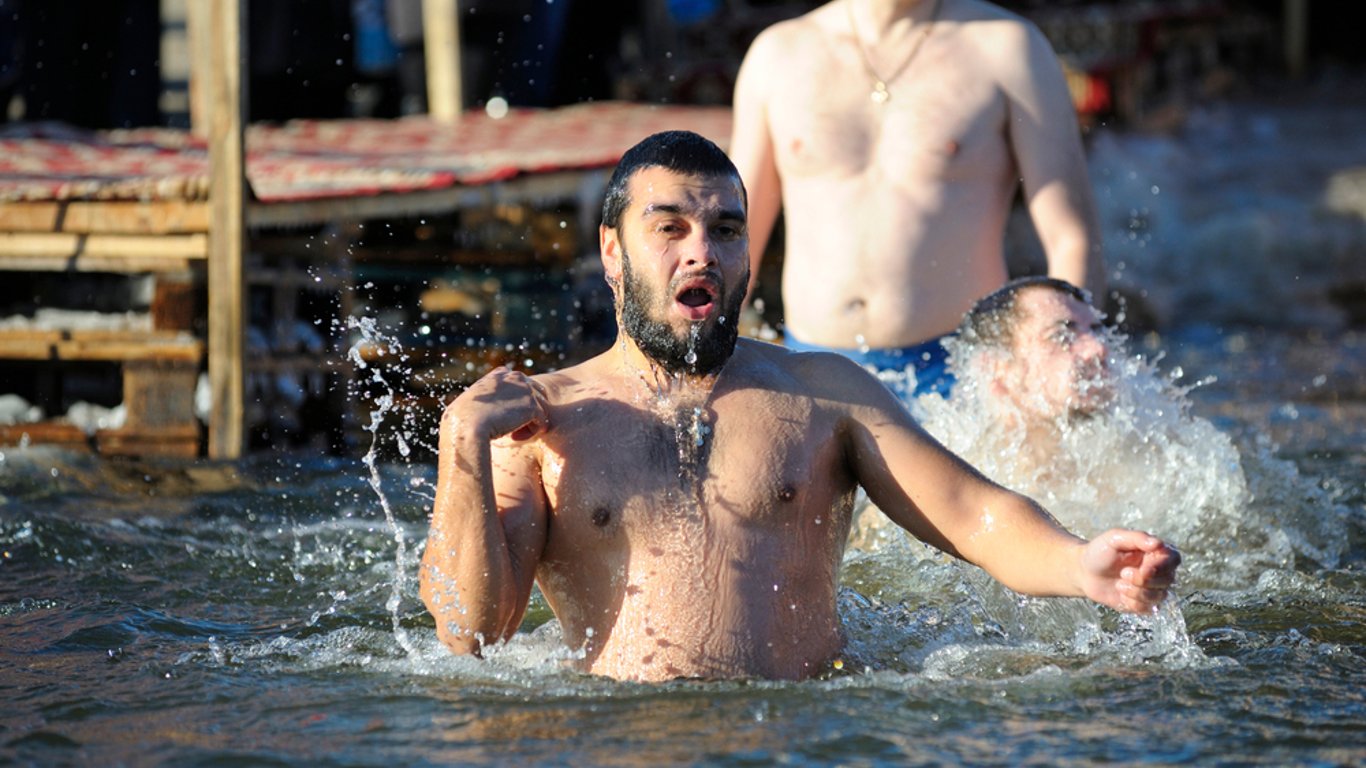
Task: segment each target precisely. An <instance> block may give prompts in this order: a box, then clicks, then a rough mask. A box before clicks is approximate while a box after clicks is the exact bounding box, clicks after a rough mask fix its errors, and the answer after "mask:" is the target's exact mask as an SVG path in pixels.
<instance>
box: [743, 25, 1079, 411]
mask: <svg viewBox="0 0 1366 768" xmlns="http://www.w3.org/2000/svg"><path fill="white" fill-rule="evenodd" d="M734 101H735V110H734V120H735V122H734V129H733V135H732V139H731V145H730V153H731V156H732V157H734V159H735V164H736V166H737V167H738V168H739V169H740V175H741V177H742V178H743V179H744V182H745V186H746V187H747V188H748V190H749V195H750V262H751V268H752V270H753V274H755V275H757V274H758V265H759V263H760V261H761V260H762V258H763V254H764V249H765V247H766V246H767V245H768V240H769V235H770V234H771V232H772V229H773V225H774V222H775V221H776V218H777V215H778V211H779V209H780V208H781V209H783V210H784V211H785V212H786V213H785V216H784V221H785V225H786V237H785V238H784V243H785V247H786V253H785V254H784V262H783V279H782V297H783V311H784V315H785V317H784V324H785V333H786V339H785V341H786V343H787V344H788V346H789V347H793V348H797V349H813V348H828V349H830V350H832V351H836V352H840V353H843V354H846V355H847V356H849V357H852V358H853V359H856V360H859V361H860V362H864V363H867V364H871V365H873V366H874V367H877V368H883V369H895V370H897V371H901V370H902V369H904V368H905V366H906V365H908V364H911V363H914V364H915V365H916V366H917V368H918V369H919V370H918V371H917V380H918V383H919V385H920V388H919V389H920V391H919V392H918V393H923V392H924V391H930V390H938V391H941V392H942V391H946V388H947V387H946V386H942V385H941V386H937V385H938V384H940V381H939V380H940V379H941V377H942V376H943V371H942V368H943V361H944V358H945V353H944V350H943V348H942V346H941V345H940V344H939V342H938V340H939V338H940V337H941V336H943V335H944V334H948V333H950V332H951V331H953V329H954V327H955V326H956V325H957V323H958V320H959V318H961V317H962V316H963V313H964V312H965V311H967V309H968V308H969V307H970V306H971V305H972V302H973V301H974V300H976V299H977V298H979V297H981V296H985V295H986V294H988V293H990V292H991V291H993V290H995V289H996V288H999V287H1000V286H1001V285H1002V284H1004V283H1005V281H1006V264H1005V257H1004V250H1003V249H1004V246H1003V241H1004V233H1005V227H1006V220H1007V217H1008V215H1009V212H1010V207H1011V203H1012V200H1013V198H1014V195H1015V191H1016V189H1017V185H1020V184H1023V189H1024V198H1025V200H1026V201H1027V203H1028V208H1029V213H1030V216H1031V218H1032V220H1033V222H1034V227H1035V230H1036V231H1037V232H1038V234H1039V237H1040V240H1041V241H1042V243H1043V246H1044V251H1045V253H1046V256H1047V259H1048V273H1049V275H1051V276H1053V277H1058V278H1062V279H1064V280H1067V281H1068V282H1071V283H1073V284H1074V285H1079V286H1083V287H1085V288H1088V289H1089V290H1090V291H1091V292H1092V294H1093V295H1096V296H1100V295H1102V291H1103V289H1104V286H1103V280H1104V274H1103V265H1102V260H1101V255H1100V247H1099V242H1100V238H1099V236H1098V231H1097V230H1098V225H1097V223H1096V214H1095V202H1094V200H1093V197H1092V193H1091V188H1090V182H1089V180H1088V178H1087V174H1086V160H1085V155H1084V154H1083V151H1082V147H1081V140H1080V135H1079V131H1078V127H1077V120H1076V112H1075V110H1074V108H1073V106H1072V101H1071V98H1070V96H1069V94H1068V90H1067V84H1066V81H1065V79H1064V78H1063V74H1062V69H1061V67H1060V65H1059V63H1058V60H1057V57H1056V56H1055V55H1054V53H1053V49H1052V48H1051V47H1050V46H1049V44H1048V41H1047V40H1046V39H1045V38H1044V37H1043V35H1042V34H1041V33H1040V32H1039V30H1038V29H1037V28H1035V27H1034V26H1033V25H1032V24H1030V23H1029V22H1027V21H1025V20H1023V19H1021V18H1019V17H1018V16H1015V15H1014V14H1011V13H1009V12H1007V11H1005V10H1003V9H1001V8H998V7H996V6H993V5H990V4H988V3H985V2H981V1H980V0H834V2H831V3H828V4H826V5H824V6H821V7H820V8H817V9H816V10H814V11H812V12H810V13H808V14H806V15H804V16H801V17H798V18H796V19H792V20H789V21H785V22H781V23H779V24H776V25H774V26H772V27H770V28H768V29H767V30H765V31H764V32H763V33H762V34H760V35H759V37H758V38H757V39H756V40H755V41H754V43H753V45H752V46H751V47H750V50H749V52H748V53H747V54H746V56H745V61H744V64H743V65H742V66H741V69H740V75H739V79H738V82H737V84H736V88H735V99H734ZM832 223H833V226H832Z"/></svg>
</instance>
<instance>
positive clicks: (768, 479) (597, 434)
mask: <svg viewBox="0 0 1366 768" xmlns="http://www.w3.org/2000/svg"><path fill="white" fill-rule="evenodd" d="M745 219H746V198H745V190H744V186H743V184H742V183H741V181H740V177H739V174H738V173H737V172H736V170H735V167H734V166H733V165H732V164H731V162H730V160H729V159H728V158H727V157H726V156H725V154H724V153H723V152H721V150H720V149H719V148H717V147H716V146H715V145H714V144H712V143H711V142H710V141H707V140H706V139H704V138H702V137H700V136H697V135H696V134H691V133H687V132H667V133H663V134H656V135H654V136H651V137H649V138H647V139H645V140H644V141H642V142H641V143H640V144H638V145H636V146H635V147H634V148H632V149H631V150H630V151H628V152H627V153H626V154H625V156H624V157H623V158H622V160H621V162H620V163H619V164H618V166H617V168H616V171H615V173H614V174H613V176H612V179H611V181H610V182H609V186H608V191H607V196H606V200H605V202H604V205H603V222H602V226H601V227H600V229H599V242H600V245H601V249H602V261H603V266H604V269H605V274H606V277H607V280H608V282H609V283H610V284H611V286H612V289H613V292H614V295H615V299H616V304H617V312H618V326H619V337H618V340H617V342H616V343H614V344H613V346H612V347H611V348H609V349H608V350H607V351H606V352H603V353H602V354H600V355H598V356H596V357H594V358H592V359H590V360H588V361H586V362H584V363H581V364H579V365H575V366H573V367H570V368H567V369H565V370H562V371H557V372H555V373H547V374H541V375H537V376H530V377H529V376H526V375H524V374H522V373H519V372H515V371H510V370H507V369H502V368H500V369H496V370H494V371H492V372H491V373H489V374H488V375H486V376H484V377H483V378H481V379H480V380H479V381H477V382H475V383H474V384H473V385H471V386H470V387H469V388H468V389H467V390H466V391H465V392H463V393H462V394H461V395H460V396H459V397H457V398H456V399H455V400H453V401H452V402H451V403H450V404H449V405H448V406H447V407H446V410H445V413H444V414H443V416H442V420H441V435H440V453H439V457H438V461H439V462H440V463H439V467H438V478H437V488H436V497H435V502H434V508H433V514H432V524H431V533H430V537H429V539H428V541H427V546H426V551H425V553H424V556H423V559H422V567H421V593H422V598H423V600H424V602H425V603H426V605H427V607H428V610H430V611H431V613H432V615H433V616H434V617H435V619H436V631H437V635H438V636H439V637H440V638H441V640H442V641H443V642H445V643H446V645H448V646H449V647H450V648H451V649H452V650H453V651H455V652H458V653H468V654H476V655H477V654H479V652H480V650H481V649H482V648H483V647H485V646H487V645H490V644H494V643H498V642H502V641H505V640H507V639H508V638H510V637H511V636H512V635H513V634H514V633H515V632H516V631H517V628H518V625H519V624H520V623H521V621H522V618H523V616H524V614H525V611H526V608H527V604H528V601H529V600H530V596H531V591H532V587H533V584H539V586H540V589H541V592H542V594H543V595H544V596H545V599H546V602H547V603H548V604H549V605H550V607H551V609H552V610H553V611H554V613H555V616H556V617H557V618H558V619H559V622H560V624H561V626H562V629H563V636H564V641H565V643H567V644H568V645H569V646H570V647H571V648H573V649H576V650H577V651H579V653H580V655H581V662H580V663H581V665H582V669H584V670H585V671H587V672H590V673H594V674H600V675H607V676H610V677H614V678H621V679H635V680H669V679H674V678H713V679H714V678H744V677H757V678H783V679H801V678H807V677H810V676H812V675H816V674H819V673H821V672H823V671H825V670H827V669H828V668H829V665H830V663H831V661H832V660H833V659H835V658H836V657H837V656H838V654H839V653H840V652H841V649H842V646H843V637H842V633H841V630H840V622H839V617H838V615H837V613H836V591H837V588H838V580H839V579H838V577H839V568H840V562H841V558H842V555H843V552H844V546H845V541H846V538H847V536H848V533H849V528H850V523H851V520H850V517H851V512H852V508H853V504H854V498H855V491H856V490H857V489H858V488H859V487H862V488H863V489H865V491H866V492H867V495H868V497H869V498H870V499H871V500H872V501H873V503H875V504H876V505H877V507H878V508H879V509H880V510H881V511H882V512H883V513H884V514H886V515H887V517H888V518H890V519H891V520H892V521H893V522H895V523H896V524H897V525H899V526H901V527H902V528H904V529H906V530H907V531H909V532H910V533H911V534H913V535H915V536H916V537H918V538H920V539H921V540H923V541H925V542H927V543H929V544H931V545H933V546H935V547H937V548H939V549H941V550H943V551H945V552H948V553H950V554H952V555H955V556H957V557H960V558H962V559H964V560H967V561H969V562H972V563H975V564H977V565H978V566H980V567H982V568H984V569H985V570H986V571H987V572H989V573H990V574H991V575H992V576H993V577H995V578H996V579H998V580H1000V581H1001V582H1002V583H1004V584H1005V585H1006V586H1008V587H1010V588H1011V589H1014V590H1016V591H1018V592H1021V593H1024V594H1028V595H1039V596H1045V595H1052V596H1078V597H1080V596H1085V597H1089V598H1091V599H1092V600H1095V601H1097V602H1100V603H1102V604H1104V605H1107V606H1110V607H1113V608H1116V609H1119V610H1123V611H1133V612H1146V611H1152V610H1153V609H1154V608H1155V607H1156V606H1157V605H1158V604H1159V603H1160V602H1161V601H1162V600H1163V599H1164V598H1165V597H1166V595H1167V591H1168V588H1169V587H1170V586H1171V584H1172V582H1173V579H1174V577H1175V573H1176V568H1177V565H1178V563H1179V562H1180V555H1179V554H1178V553H1177V552H1176V551H1175V550H1174V549H1172V548H1170V547H1169V546H1167V545H1166V544H1165V543H1163V542H1162V541H1160V540H1158V539H1157V538H1155V537H1153V536H1150V535H1148V534H1146V533H1141V532H1138V531H1130V530H1112V531H1108V532H1106V533H1104V534H1102V535H1100V536H1098V537H1096V538H1095V539H1093V540H1091V541H1090V542H1087V541H1084V540H1082V539H1079V538H1077V537H1075V536H1073V535H1072V534H1070V533H1068V532H1067V531H1065V530H1063V529H1062V527H1061V526H1059V525H1058V524H1057V523H1056V522H1055V521H1054V520H1053V519H1052V518H1051V517H1050V516H1049V515H1048V514H1047V513H1046V512H1045V511H1044V510H1043V509H1042V508H1041V507H1039V506H1038V505H1037V504H1035V503H1034V502H1033V501H1031V500H1029V499H1027V498H1025V497H1023V496H1020V495H1018V494H1015V493H1012V492H1010V491H1007V490H1005V489H1004V488H1001V487H999V486H997V485H995V484H993V483H991V482H990V481H988V480H987V479H985V478H984V477H982V476H981V475H980V474H979V473H977V472H976V471H975V470H973V468H972V467H970V466H968V465H967V464H966V463H964V462H963V461H962V460H960V459H959V458H958V457H956V456H954V455H953V454H951V453H950V452H948V451H947V450H946V449H944V448H943V447H942V446H941V445H940V444H939V443H937V442H936V441H935V440H934V439H933V438H931V437H930V436H929V435H928V434H927V433H925V432H924V431H923V430H922V429H921V428H920V427H919V426H918V425H917V424H916V423H915V422H914V421H913V420H912V418H911V416H910V415H909V414H908V413H907V411H906V409H905V408H904V407H903V406H902V405H901V404H900V403H899V402H898V401H897V400H896V399H895V397H894V396H893V395H892V393H891V392H890V391H889V390H888V389H886V388H885V387H884V386H883V385H882V384H881V383H880V382H879V381H878V380H877V379H876V378H875V377H874V376H873V375H871V374H869V373H867V372H866V371H864V370H863V369H862V368H860V367H858V365H856V364H855V363H853V362H852V361H850V360H848V359H846V358H844V357H842V356H840V355H836V354H832V353H826V352H814V353H796V352H791V351H789V350H786V349H784V348H782V347H779V346H774V345H770V344H766V343H763V342H760V341H756V340H752V339H747V338H746V339H737V332H736V320H737V317H736V315H737V312H738V311H739V308H740V306H741V303H742V301H743V298H744V295H745V291H746V287H747V285H748V279H749V262H748V252H747V233H746V229H745Z"/></svg>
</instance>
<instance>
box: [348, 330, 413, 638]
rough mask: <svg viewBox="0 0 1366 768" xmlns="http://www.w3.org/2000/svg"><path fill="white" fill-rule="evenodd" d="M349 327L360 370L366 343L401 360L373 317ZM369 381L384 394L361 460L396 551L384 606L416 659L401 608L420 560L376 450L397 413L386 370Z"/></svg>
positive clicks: (404, 447)
mask: <svg viewBox="0 0 1366 768" xmlns="http://www.w3.org/2000/svg"><path fill="white" fill-rule="evenodd" d="M347 327H348V329H349V330H353V331H356V332H358V334H359V335H358V340H357V341H356V343H355V344H353V345H352V347H351V349H350V351H349V353H348V357H349V358H350V359H351V360H353V361H356V362H357V364H358V365H357V367H359V368H361V369H362V370H365V369H366V368H367V366H366V363H365V361H364V357H363V356H362V355H361V353H360V351H359V349H360V347H361V346H362V345H364V344H369V345H374V346H376V347H379V348H383V349H386V350H387V351H388V352H389V353H391V354H393V355H394V356H395V357H396V358H399V359H401V357H402V355H401V352H402V345H400V344H399V343H398V341H396V340H394V339H391V338H388V337H386V336H385V335H384V334H383V333H382V332H381V331H380V330H379V328H378V325H377V323H376V322H375V320H374V319H373V318H368V317H362V318H349V319H348V326H347ZM370 381H371V383H372V384H374V385H375V386H377V387H379V388H381V389H383V390H384V394H382V395H380V396H379V397H378V398H377V399H376V401H375V402H376V405H377V406H378V407H377V408H375V409H374V410H372V411H370V422H369V424H367V425H366V426H365V430H366V431H367V432H369V433H370V446H369V448H368V449H367V450H366V451H365V455H364V456H363V457H362V459H361V460H362V462H364V464H365V467H366V469H367V470H368V471H369V475H368V481H369V484H370V489H371V490H373V491H374V493H375V497H376V498H377V499H378V500H379V504H380V508H381V509H383V510H384V520H385V522H386V523H387V524H388V526H389V531H390V533H391V534H392V536H393V539H394V547H395V549H396V554H395V567H394V581H393V584H392V586H391V588H390V592H389V600H388V601H387V603H386V604H385V607H387V608H388V610H389V615H390V617H391V620H392V623H393V629H394V639H395V640H396V641H397V642H398V644H399V645H400V646H401V647H402V648H403V650H404V651H406V652H407V653H408V655H409V656H414V655H416V654H417V649H416V648H415V647H414V645H413V642H412V640H411V639H410V638H409V637H408V632H407V630H406V629H404V627H403V624H402V622H401V619H400V614H399V609H400V608H401V607H402V605H403V593H404V591H405V590H407V589H408V583H409V577H408V573H409V570H410V569H411V568H413V567H414V566H415V565H416V562H417V561H416V557H415V556H414V558H413V559H412V560H411V561H410V559H409V556H408V540H407V537H406V536H405V535H404V532H403V528H402V526H400V525H399V524H398V521H397V520H396V519H395V517H394V510H393V507H392V506H391V505H390V503H389V497H388V496H387V495H386V494H385V492H384V486H383V481H382V478H381V476H380V471H379V466H378V463H377V462H378V459H377V451H376V448H377V446H378V445H379V440H380V432H379V430H380V427H381V425H383V424H384V419H385V416H386V415H387V414H389V413H390V412H392V411H393V410H394V397H393V391H394V389H393V387H391V386H389V384H388V382H386V381H385V379H384V370H383V369H382V368H375V369H373V370H372V372H371V376H370ZM399 450H400V453H401V455H402V456H404V457H405V458H406V457H407V456H408V445H407V442H406V441H404V440H402V438H401V436H400V438H399Z"/></svg>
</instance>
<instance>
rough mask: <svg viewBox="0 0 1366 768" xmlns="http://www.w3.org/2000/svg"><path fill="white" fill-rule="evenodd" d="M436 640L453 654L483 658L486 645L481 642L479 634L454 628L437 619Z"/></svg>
mask: <svg viewBox="0 0 1366 768" xmlns="http://www.w3.org/2000/svg"><path fill="white" fill-rule="evenodd" d="M436 638H437V639H438V640H440V641H441V643H442V645H445V646H446V647H447V648H449V649H450V651H451V653H454V654H456V655H459V656H474V657H477V658H483V655H484V654H483V648H484V644H483V642H481V641H480V637H479V635H478V633H475V632H470V631H468V630H465V629H461V628H458V627H454V626H452V625H451V624H449V623H447V622H444V621H441V620H440V619H437V622H436Z"/></svg>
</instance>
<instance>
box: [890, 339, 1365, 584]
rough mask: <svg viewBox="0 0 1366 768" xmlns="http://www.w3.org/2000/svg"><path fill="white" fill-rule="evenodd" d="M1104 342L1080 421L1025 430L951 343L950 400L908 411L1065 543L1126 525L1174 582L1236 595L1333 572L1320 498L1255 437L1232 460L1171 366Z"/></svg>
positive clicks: (1014, 409) (1337, 525) (1339, 526)
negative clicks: (1180, 557)
mask: <svg viewBox="0 0 1366 768" xmlns="http://www.w3.org/2000/svg"><path fill="white" fill-rule="evenodd" d="M1111 334H1112V338H1111V339H1110V340H1109V341H1108V347H1109V348H1110V349H1111V350H1112V352H1111V354H1110V357H1109V360H1108V366H1109V369H1110V371H1111V372H1112V374H1113V381H1114V390H1113V398H1112V400H1111V401H1110V403H1109V405H1108V406H1107V407H1106V408H1104V409H1103V410H1102V411H1101V412H1099V413H1095V414H1093V415H1091V416H1087V417H1076V416H1072V417H1069V416H1060V417H1056V418H1053V419H1052V420H1050V421H1048V423H1046V424H1045V425H1044V426H1043V427H1042V428H1040V427H1038V426H1035V427H1033V428H1030V429H1026V428H1025V427H1024V426H1022V425H1025V424H1030V423H1034V424H1037V422H1038V420H1039V419H1038V417H1037V416H1031V414H1029V413H1026V412H1024V410H1022V407H1021V406H1020V405H1018V404H1016V403H1014V402H1012V401H1010V400H1008V399H1006V398H1002V397H1000V396H999V395H997V394H995V393H993V391H992V389H991V384H990V382H991V374H990V372H989V371H990V365H991V362H990V359H989V356H987V355H984V354H977V353H976V351H975V350H973V349H971V348H970V346H969V345H968V344H966V343H965V342H963V341H961V340H957V339H955V340H951V341H950V342H949V343H948V346H949V348H950V365H951V367H952V368H953V369H954V371H955V374H956V375H957V377H958V384H957V385H956V386H955V389H954V392H953V397H952V398H951V399H949V400H945V399H944V398H942V397H940V396H938V395H934V394H931V395H925V396H922V397H921V398H919V399H917V400H915V401H913V402H912V403H911V404H910V405H911V408H912V410H913V412H914V413H915V415H916V416H917V417H918V418H919V419H920V421H921V423H922V424H923V425H924V426H925V428H926V429H927V430H928V431H929V432H930V433H931V434H933V435H934V436H935V437H936V438H937V439H939V440H940V441H941V442H942V443H944V444H945V445H946V446H947V447H948V448H949V449H950V450H952V451H954V452H955V453H957V454H958V455H960V456H962V457H963V458H965V459H966V460H967V461H968V462H969V463H971V464H973V465H974V466H975V467H977V468H978V469H980V470H981V471H982V472H983V473H984V474H986V475H987V476H988V477H990V478H991V479H993V480H995V481H996V482H998V483H1000V484H1002V485H1004V486H1006V487H1008V488H1011V489H1013V490H1016V491H1019V492H1021V493H1024V494H1025V495H1027V496H1030V497H1032V498H1034V499H1036V500H1038V501H1039V502H1040V503H1041V504H1043V505H1044V506H1045V507H1046V508H1047V509H1048V510H1049V511H1050V512H1051V513H1052V514H1053V515H1054V516H1055V517H1057V518H1058V520H1059V522H1061V523H1062V524H1063V525H1064V526H1066V527H1068V528H1069V529H1071V530H1073V531H1075V532H1076V533H1078V534H1080V535H1083V536H1088V537H1089V536H1094V535H1096V534H1098V533H1100V532H1102V531H1104V530H1106V529H1108V528H1111V527H1116V526H1119V527H1130V528H1138V529H1141V530H1146V531H1149V532H1151V533H1154V534H1156V535H1158V536H1161V537H1163V538H1165V539H1167V540H1168V541H1171V542H1173V543H1175V544H1177V545H1178V546H1179V547H1180V548H1181V550H1182V552H1183V553H1184V555H1185V559H1184V563H1183V565H1182V579H1183V583H1185V584H1186V585H1189V586H1192V587H1197V588H1199V587H1215V588H1236V587H1240V586H1244V585H1246V584H1247V583H1249V581H1251V580H1255V578H1256V577H1257V576H1258V574H1260V573H1261V572H1262V571H1264V570H1266V569H1268V568H1271V569H1281V570H1283V569H1289V568H1293V567H1295V566H1296V564H1297V563H1300V564H1304V565H1308V566H1310V567H1318V568H1331V567H1334V566H1335V565H1336V564H1337V563H1338V561H1339V559H1340V557H1341V556H1342V554H1343V551H1344V547H1345V541H1346V536H1345V532H1346V528H1345V523H1344V522H1343V521H1344V519H1345V515H1344V514H1343V512H1342V510H1341V509H1340V508H1338V507H1337V505H1336V504H1335V503H1334V501H1333V500H1332V499H1331V498H1330V497H1329V495H1328V494H1327V493H1326V492H1325V491H1323V490H1322V489H1320V488H1319V487H1318V486H1317V485H1315V484H1313V483H1312V482H1310V481H1308V480H1307V479H1305V478H1303V477H1301V476H1300V475H1299V473H1298V471H1297V470H1296V469H1295V467H1294V466H1293V465H1292V464H1290V463H1289V462H1287V461H1284V460H1280V459H1277V458H1275V456H1274V455H1273V451H1274V446H1272V445H1271V444H1270V442H1269V441H1267V440H1265V439H1263V440H1260V441H1257V442H1255V443H1254V444H1252V445H1250V446H1246V447H1245V449H1246V450H1247V453H1246V455H1245V454H1243V453H1240V451H1239V449H1238V447H1236V446H1235V444H1234V442H1233V440H1232V439H1231V438H1230V437H1229V436H1228V435H1226V434H1224V433H1222V432H1220V431H1219V430H1218V429H1216V428H1215V427H1214V425H1213V424H1211V423H1210V422H1209V421H1207V420H1205V419H1202V418H1199V417H1196V416H1194V415H1192V414H1191V413H1190V401H1189V398H1188V395H1189V393H1190V391H1191V387H1189V386H1182V385H1180V384H1178V383H1177V382H1178V380H1179V379H1180V378H1181V377H1182V376H1183V375H1184V372H1183V371H1182V370H1181V369H1180V368H1177V369H1175V370H1174V371H1172V372H1171V374H1170V375H1167V376H1164V375H1162V374H1160V373H1159V372H1158V371H1157V369H1156V367H1155V365H1154V362H1150V361H1148V360H1145V359H1144V358H1143V357H1141V356H1137V355H1132V354H1129V353H1128V352H1127V351H1125V350H1126V344H1125V341H1126V340H1125V339H1123V338H1122V337H1120V336H1119V335H1118V334H1114V333H1113V332H1111ZM908 375H909V374H908ZM1200 383H1203V382H1197V384H1196V385H1192V386H1198V385H1199V384H1200ZM1031 420H1032V422H1031ZM1292 497H1293V499H1294V500H1295V501H1294V503H1288V502H1289V501H1290V499H1291V498H1292Z"/></svg>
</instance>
